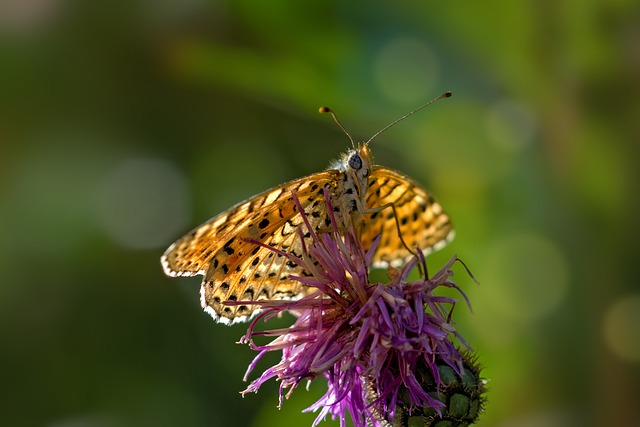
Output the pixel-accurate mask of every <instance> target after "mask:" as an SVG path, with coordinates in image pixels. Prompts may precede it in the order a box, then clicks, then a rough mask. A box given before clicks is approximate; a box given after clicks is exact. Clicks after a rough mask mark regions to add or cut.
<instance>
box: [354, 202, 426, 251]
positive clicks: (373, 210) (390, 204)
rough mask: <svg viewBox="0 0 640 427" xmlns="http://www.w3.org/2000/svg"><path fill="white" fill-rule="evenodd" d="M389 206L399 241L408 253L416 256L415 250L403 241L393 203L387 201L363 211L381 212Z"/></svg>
mask: <svg viewBox="0 0 640 427" xmlns="http://www.w3.org/2000/svg"><path fill="white" fill-rule="evenodd" d="M388 208H391V209H392V210H393V219H394V220H395V222H396V230H397V231H398V237H399V238H400V241H401V242H402V246H404V247H405V249H406V250H407V251H409V253H410V254H411V255H413V256H418V255H417V254H416V252H415V251H414V250H412V249H411V248H410V247H409V245H407V242H405V241H404V238H403V237H402V231H401V230H400V221H398V212H397V211H396V206H395V205H394V204H393V203H387V204H386V205H382V206H378V207H375V208H369V209H367V210H365V211H364V213H365V214H374V213H376V212H381V211H383V210H385V209H388Z"/></svg>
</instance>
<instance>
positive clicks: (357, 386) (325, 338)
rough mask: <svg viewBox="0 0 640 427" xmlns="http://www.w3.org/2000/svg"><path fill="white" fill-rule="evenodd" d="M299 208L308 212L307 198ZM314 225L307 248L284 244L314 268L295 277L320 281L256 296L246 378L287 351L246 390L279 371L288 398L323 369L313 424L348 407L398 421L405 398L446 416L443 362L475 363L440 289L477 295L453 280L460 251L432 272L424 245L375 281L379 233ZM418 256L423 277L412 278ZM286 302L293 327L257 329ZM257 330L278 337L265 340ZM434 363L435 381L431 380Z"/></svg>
mask: <svg viewBox="0 0 640 427" xmlns="http://www.w3.org/2000/svg"><path fill="white" fill-rule="evenodd" d="M327 193H328V192H327ZM294 199H295V201H296V203H298V201H297V199H296V198H294ZM327 203H328V204H329V205H330V201H329V200H327ZM329 207H330V206H329ZM298 208H299V211H300V212H304V210H303V209H301V206H299V203H298ZM331 211H332V210H331V209H329V212H331ZM305 222H306V218H305ZM306 226H307V227H306V228H307V229H308V230H303V229H302V227H300V228H299V229H298V230H297V232H298V233H300V238H302V235H303V234H304V232H305V231H309V232H310V233H311V243H310V244H309V245H308V246H306V247H305V248H304V251H303V255H302V256H301V257H296V256H294V255H292V254H286V253H282V254H283V255H284V256H286V257H288V258H289V260H291V261H292V262H295V263H297V264H299V265H300V266H302V267H304V269H305V270H306V272H308V273H310V274H311V275H310V276H309V277H295V279H296V280H299V281H300V282H302V283H304V284H305V285H307V286H308V287H310V289H313V290H314V291H313V292H312V293H310V294H309V295H307V296H305V297H303V298H302V299H299V300H297V301H252V302H251V304H256V305H260V306H261V309H262V311H261V312H260V314H258V315H257V316H256V317H255V318H254V319H253V321H252V322H251V324H250V325H249V328H248V331H247V333H246V335H245V336H243V337H242V339H241V342H244V343H248V344H249V345H250V347H251V348H253V349H254V350H257V351H259V352H260V353H259V354H258V355H257V356H256V358H255V359H254V361H253V362H252V363H251V365H250V366H249V368H248V370H247V374H246V375H245V380H246V378H247V376H248V375H249V373H251V372H252V370H253V369H254V368H255V365H256V363H257V362H258V360H259V359H260V358H261V357H262V356H263V355H264V354H265V353H266V352H268V351H276V350H281V351H282V359H281V361H280V362H279V363H278V364H277V365H275V366H272V367H270V368H269V369H267V370H266V371H265V372H264V373H263V374H262V375H261V376H260V377H259V378H257V379H255V380H254V381H253V382H251V384H250V385H249V386H248V387H247V389H246V390H244V391H243V395H244V394H245V393H249V392H257V391H258V389H259V388H260V386H261V385H262V384H263V383H264V382H265V381H267V380H269V379H271V378H275V379H276V380H277V381H279V382H280V405H282V402H283V397H287V398H288V397H289V396H290V395H291V393H292V392H293V390H295V389H296V388H297V387H298V385H299V384H300V383H301V382H305V383H306V382H307V381H311V380H313V379H314V378H316V377H319V376H322V377H324V378H325V379H326V381H327V392H326V393H325V395H324V396H323V397H322V398H320V400H318V401H317V402H316V403H315V404H313V405H312V406H311V407H309V408H307V411H317V412H318V416H317V418H316V420H315V422H314V423H313V426H316V425H317V424H318V423H319V422H320V421H321V420H323V419H325V418H326V416H327V415H329V414H330V415H331V416H332V418H334V419H335V418H339V419H340V425H341V426H345V425H346V421H345V419H346V415H347V413H349V414H350V416H351V418H352V419H353V422H354V425H355V426H356V427H365V426H368V425H373V426H385V425H390V424H389V421H390V420H393V419H394V415H395V414H396V408H400V410H401V412H402V414H403V415H404V414H411V413H412V412H413V411H414V410H424V409H429V410H432V412H433V411H435V413H434V414H433V416H434V417H435V416H436V414H437V418H438V419H439V417H441V416H443V410H444V411H445V413H446V412H447V408H446V405H445V403H443V401H442V397H441V396H440V394H439V393H441V391H442V390H441V389H442V388H443V387H445V388H446V387H448V386H449V383H448V382H446V383H445V382H443V379H442V378H441V373H442V372H444V371H443V369H442V368H443V367H445V368H448V370H449V371H451V372H453V373H454V374H455V375H454V376H458V377H460V378H462V377H463V376H464V374H465V367H468V366H472V365H469V363H467V362H468V357H467V353H466V352H463V353H462V354H461V352H460V351H459V350H458V349H457V347H456V346H455V345H454V343H453V342H452V339H453V338H455V339H456V340H457V341H458V342H460V343H461V344H462V345H463V346H465V347H467V348H468V346H467V344H466V343H465V342H464V340H463V339H462V337H461V336H460V335H459V334H458V332H457V331H456V330H455V328H454V326H453V323H452V321H451V315H452V312H453V309H454V307H455V303H456V300H455V299H453V298H449V297H443V296H437V295H436V294H435V291H436V289H437V288H440V287H448V288H454V289H456V290H457V291H458V292H460V294H461V295H462V296H463V297H464V299H465V300H466V302H467V304H469V301H468V300H467V299H466V296H465V295H464V293H463V292H462V291H461V290H460V289H459V288H458V287H457V286H456V285H455V284H454V283H453V282H452V281H451V276H452V275H453V272H452V271H451V267H452V265H453V264H454V263H455V262H456V261H458V258H456V257H455V256H454V257H453V258H451V260H450V261H449V262H448V263H447V264H446V265H445V266H444V267H442V268H441V269H440V270H439V271H438V272H437V273H435V274H434V275H432V276H431V277H429V276H428V274H427V271H428V270H427V265H426V262H425V259H424V256H423V255H422V253H421V252H418V255H417V256H416V257H415V258H413V259H411V260H410V261H409V262H408V263H407V264H406V265H405V266H404V267H402V268H401V269H395V268H389V271H388V274H389V277H390V283H388V284H381V283H370V282H369V274H368V271H369V266H370V265H371V260H372V257H373V254H374V252H375V250H376V246H377V244H378V242H379V238H378V240H376V242H375V243H374V244H373V246H372V247H371V248H370V249H369V250H368V251H365V250H364V248H363V247H362V245H361V243H360V242H359V240H358V239H357V237H356V234H355V232H354V230H353V229H349V230H347V231H344V232H341V231H339V230H338V229H337V227H336V226H335V222H334V225H333V230H332V231H331V232H329V233H323V234H319V235H318V234H315V233H314V232H313V230H312V229H311V227H310V226H309V224H308V222H306ZM257 244H258V243H257ZM273 250H274V251H277V250H276V249H273ZM416 265H419V266H420V267H421V271H422V272H423V277H422V278H421V279H418V280H415V281H408V276H409V273H410V272H411V271H412V270H413V269H414V268H415V267H416ZM235 303H236V304H240V303H242V304H246V303H247V302H246V301H244V302H240V301H238V302H235ZM283 311H289V312H291V313H293V314H294V315H296V316H297V319H296V321H295V323H294V324H293V325H292V326H291V327H290V328H286V329H277V330H267V331H257V330H256V325H257V323H258V322H259V321H261V320H268V319H270V318H271V317H273V316H276V315H278V314H280V313H281V312H283ZM256 336H267V337H275V338H274V339H273V341H271V342H270V343H269V344H266V345H257V344H256V343H255V342H254V337H256ZM425 372H426V376H427V377H429V378H430V383H429V384H431V385H428V386H426V385H425V384H426V383H425V380H424V378H425ZM445 401H446V400H445Z"/></svg>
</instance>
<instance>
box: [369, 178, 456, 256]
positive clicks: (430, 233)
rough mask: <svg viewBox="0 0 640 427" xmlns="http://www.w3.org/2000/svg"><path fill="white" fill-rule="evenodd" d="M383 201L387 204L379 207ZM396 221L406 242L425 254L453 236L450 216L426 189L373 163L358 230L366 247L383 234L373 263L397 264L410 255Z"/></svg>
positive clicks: (445, 242) (383, 203)
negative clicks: (360, 227)
mask: <svg viewBox="0 0 640 427" xmlns="http://www.w3.org/2000/svg"><path fill="white" fill-rule="evenodd" d="M385 205H389V206H388V207H386V208H384V209H380V208H381V207H383V206H385ZM390 205H393V206H394V207H395V214H394V210H393V209H392V208H391V207H390ZM395 215H397V222H396V217H395ZM397 224H399V226H400V234H401V235H402V239H404V242H405V243H406V244H407V246H409V247H410V248H415V247H416V246H417V247H419V248H420V249H421V250H422V251H423V252H424V253H425V254H427V253H430V252H433V251H435V250H438V249H441V248H442V247H444V246H445V245H446V244H447V243H448V242H449V241H450V240H451V239H453V236H454V233H453V228H452V226H451V221H450V220H449V217H448V216H447V214H446V213H444V211H443V209H442V206H440V204H439V203H438V202H436V200H435V199H434V197H433V196H432V195H431V194H430V193H429V192H428V191H426V190H425V189H424V188H422V187H421V186H420V185H419V184H418V183H416V182H415V181H413V180H412V179H411V178H409V177H407V176H405V175H403V174H401V173H400V172H396V171H394V170H392V169H388V168H385V167H381V166H376V167H375V168H373V170H372V171H371V174H370V176H369V185H368V188H367V195H366V211H365V214H364V216H363V225H362V230H361V233H362V234H361V237H362V242H363V245H364V247H365V248H369V247H370V246H371V244H373V241H374V240H375V239H376V238H377V237H378V236H379V235H382V237H381V240H380V243H379V246H378V249H377V250H376V253H375V255H374V257H373V265H374V266H375V267H386V266H388V265H394V266H395V265H399V264H402V263H403V262H404V261H405V260H407V259H408V258H409V257H411V253H410V252H409V251H407V249H406V248H405V246H404V245H403V244H402V240H401V239H400V237H399V235H398V225H397Z"/></svg>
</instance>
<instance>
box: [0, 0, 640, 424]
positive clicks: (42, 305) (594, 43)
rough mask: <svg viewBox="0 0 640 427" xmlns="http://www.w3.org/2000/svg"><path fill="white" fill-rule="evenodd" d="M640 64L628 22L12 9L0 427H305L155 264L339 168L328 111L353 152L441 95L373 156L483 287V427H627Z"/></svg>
mask: <svg viewBox="0 0 640 427" xmlns="http://www.w3.org/2000/svg"><path fill="white" fill-rule="evenodd" d="M639 45H640V7H639V6H638V3H637V2H633V1H631V0H616V1H608V2H605V1H587V2H585V1H580V2H578V1H565V2H552V1H542V2H540V1H526V2H506V1H495V0H493V1H491V0H489V1H486V2H473V1H463V2H457V3H451V2H442V1H422V2H418V1H407V2H378V1H373V2H364V1H352V2H340V1H326V0H324V1H316V0H310V1H305V2H296V1H291V0H270V1H258V0H237V1H207V0H183V1H179V0H173V1H172V0H164V1H159V0H156V1H154V0H138V1H129V2H124V1H121V2H113V1H101V0H98V1H91V2H79V1H64V0H35V1H28V2H27V1H22V0H5V1H3V2H2V3H0V203H1V206H2V208H1V210H0V236H2V237H1V238H0V273H1V277H0V340H1V342H2V343H3V346H2V351H1V352H0V366H1V367H2V368H1V369H2V381H1V383H2V385H1V386H0V407H1V408H2V410H1V411H0V424H1V425H3V426H14V425H15V426H18V425H19V426H56V427H62V426H64V427H68V426H73V427H77V426H92V427H93V426H95V427H102V426H117V427H120V426H123V427H124V426H154V427H161V426H174V425H187V426H214V425H225V426H261V427H264V426H269V425H310V424H311V422H312V420H313V415H312V414H301V413H300V411H301V410H302V409H303V408H305V407H306V406H308V405H309V404H310V403H312V402H313V401H314V399H315V398H317V397H318V396H319V395H320V393H322V389H323V388H322V384H321V383H318V384H314V386H313V387H311V390H310V391H309V392H306V391H304V390H298V391H297V392H296V393H294V397H293V398H292V399H290V400H289V401H286V402H285V404H284V408H283V409H282V410H281V411H278V410H277V409H276V405H277V385H276V384H271V388H270V389H269V388H268V387H267V388H264V389H263V390H262V391H261V392H260V394H258V395H250V396H247V397H246V398H245V399H242V398H241V397H240V395H239V394H238V392H239V391H241V390H242V389H243V388H244V387H245V384H244V383H243V382H242V376H243V373H244V370H245V369H246V366H247V364H248V362H249V361H250V360H251V359H252V357H253V354H252V352H251V351H250V350H249V349H248V348H246V347H245V346H239V345H236V344H235V341H237V340H238V338H239V337H240V336H241V335H242V334H243V328H242V327H241V326H234V327H231V328H229V327H225V326H221V325H216V324H214V323H213V322H211V320H210V319H209V318H208V316H207V315H205V314H204V313H202V312H201V310H200V308H199V302H198V285H199V282H198V279H189V280H187V279H183V280H178V279H169V278H166V277H164V275H163V274H162V271H161V268H160V265H159V257H160V255H161V253H162V252H163V250H164V249H165V247H166V246H167V245H168V244H170V243H171V242H172V241H173V240H174V239H175V238H177V237H179V236H180V235H181V233H183V232H186V231H188V229H189V228H190V227H193V226H195V225H197V224H198V223H200V222H202V221H205V220H206V219H207V218H209V217H210V216H213V215H214V214H216V213H218V212H220V211H222V210H223V209H225V208H227V207H229V206H231V205H232V204H234V203H235V202H237V201H240V200H242V199H243V198H246V197H248V196H250V195H252V194H255V193H257V192H259V191H261V190H264V189H265V188H268V187H270V186H273V185H276V184H278V183H281V182H283V181H285V180H288V179H292V178H295V177H297V176H301V175H304V174H308V173H312V172H315V171H319V170H321V169H323V168H324V167H325V166H326V164H327V163H328V162H329V160H330V159H332V158H335V157H336V156H337V155H338V153H339V152H340V151H341V150H343V149H344V148H345V147H347V146H348V141H347V139H346V137H345V136H344V135H343V134H341V132H340V131H339V130H338V129H337V128H336V126H335V125H334V123H333V122H332V121H331V120H330V118H328V117H326V116H321V115H319V114H317V107H319V106H320V105H329V106H331V107H332V108H333V109H334V110H335V111H337V112H338V114H339V117H340V118H341V120H342V121H343V122H344V123H345V125H346V126H347V128H348V129H349V130H350V131H351V132H352V133H353V134H354V136H356V137H357V138H359V139H360V138H368V136H369V135H372V134H373V133H374V132H376V131H377V130H379V129H380V128H382V127H383V126H384V125H386V124H387V123H389V122H391V121H392V120H393V119H395V118H397V117H400V116H401V115H403V114H404V113H406V112H407V111H409V110H411V109H413V108H414V107H416V106H418V105H420V104H422V103H423V102H424V101H426V100H428V99H430V98H433V97H435V96H437V95H439V94H440V93H442V92H444V91H446V90H452V91H453V92H454V97H453V98H451V99H449V100H446V101H440V102H438V103H436V104H435V105H433V106H431V107H429V108H428V109H427V110H425V111H423V112H421V113H420V114H419V115H417V116H414V117H412V118H411V119H409V120H406V121H404V122H403V123H402V124H399V125H397V126H395V127H394V128H392V129H390V130H389V131H387V132H386V133H384V134H383V135H381V136H380V137H378V138H377V139H376V141H375V142H374V143H373V145H372V149H373V151H374V154H375V155H376V158H377V161H378V162H379V163H380V164H384V165H387V166H390V167H393V168H396V169H399V170H402V171H403V172H405V173H407V174H408V175H410V176H412V177H414V178H415V179H417V180H418V181H420V182H422V183H424V184H425V185H426V186H427V187H428V188H429V189H431V190H432V191H433V192H434V194H436V195H437V197H438V198H439V200H440V201H441V202H442V204H443V205H444V206H445V208H446V209H447V211H448V212H449V213H450V215H451V217H452V218H453V219H454V222H455V224H456V227H457V231H458V234H457V238H456V241H455V242H454V243H453V244H451V245H450V246H449V247H447V248H446V249H444V250H443V251H441V253H438V254H435V255H433V256H430V258H429V259H430V261H429V263H430V265H431V266H432V267H431V268H432V269H435V268H439V266H440V265H442V264H443V263H444V261H445V260H446V259H448V258H449V257H450V256H451V254H453V253H457V254H458V255H459V256H460V257H461V258H462V259H464V260H465V261H466V262H467V264H468V265H469V266H470V268H471V270H472V271H473V272H474V273H475V275H476V276H477V277H478V278H479V280H480V283H481V285H480V286H476V285H475V284H473V282H472V281H470V280H468V279H467V278H466V277H465V274H464V271H460V274H459V280H460V282H459V283H460V284H461V286H462V287H463V288H464V289H465V291H466V292H467V293H468V295H469V296H470V298H471V300H472V303H473V308H474V314H469V313H468V311H467V310H466V308H465V307H463V305H460V306H459V307H458V308H457V310H456V315H457V316H458V328H459V330H460V331H462V333H463V335H464V336H465V338H466V339H467V340H468V341H469V343H471V344H472V345H473V346H474V347H475V349H476V350H477V351H478V353H479V356H480V359H481V360H482V361H483V363H484V365H485V370H484V375H485V376H486V377H487V378H489V379H490V382H489V388H490V389H491V391H490V393H489V402H488V404H487V408H486V411H487V412H486V414H485V415H484V416H483V418H482V419H481V423H480V425H485V426H489V425H491V426H493V425H501V426H524V425H526V426H538V425H540V426H592V425H593V426H596V425H618V426H631V425H636V424H637V419H638V417H639V415H640V414H639V412H638V407H637V399H638V396H639V395H640V385H639V384H640V375H639V368H638V364H639V363H640V318H639V316H638V315H637V313H638V312H640V298H639V296H638V295H639V292H640V290H639V289H638V286H637V285H638V279H637V276H636V274H637V273H636V271H635V268H634V265H635V262H637V260H638V258H639V256H640V253H639V251H638V243H637V242H638V240H639V238H640V235H639V234H640V227H638V225H637V219H638V218H639V217H640V203H639V198H638V193H637V185H638V182H640V173H639V167H638V165H639V162H638V160H639V158H640V157H639V156H638V154H639V151H640V145H639V144H638V142H639V141H640V125H639V120H638V119H639V118H640V93H639V92H640V84H639V81H640V80H638V76H640V53H639V52H640V51H639V50H638V46H639ZM282 324H283V325H285V324H286V320H283V321H282ZM270 360H272V361H274V360H276V359H274V358H272V359H270ZM262 366H267V364H266V362H263V364H262ZM327 425H335V422H334V423H332V422H328V423H327Z"/></svg>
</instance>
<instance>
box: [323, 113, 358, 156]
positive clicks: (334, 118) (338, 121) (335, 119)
mask: <svg viewBox="0 0 640 427" xmlns="http://www.w3.org/2000/svg"><path fill="white" fill-rule="evenodd" d="M318 111H320V113H329V114H331V117H333V120H334V121H335V122H336V123H337V124H338V126H340V129H342V131H343V132H344V133H346V134H347V136H348V137H349V141H351V145H352V146H353V148H354V149H355V148H356V143H355V142H354V141H353V137H352V136H351V134H350V133H349V131H348V130H347V129H346V128H345V127H344V126H342V123H340V120H338V117H337V116H336V113H334V112H333V110H332V109H331V108H329V107H320V109H319V110H318Z"/></svg>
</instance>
